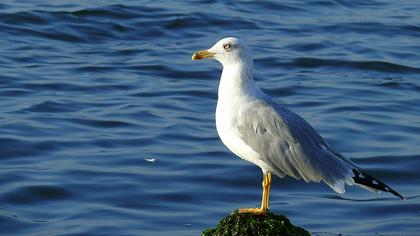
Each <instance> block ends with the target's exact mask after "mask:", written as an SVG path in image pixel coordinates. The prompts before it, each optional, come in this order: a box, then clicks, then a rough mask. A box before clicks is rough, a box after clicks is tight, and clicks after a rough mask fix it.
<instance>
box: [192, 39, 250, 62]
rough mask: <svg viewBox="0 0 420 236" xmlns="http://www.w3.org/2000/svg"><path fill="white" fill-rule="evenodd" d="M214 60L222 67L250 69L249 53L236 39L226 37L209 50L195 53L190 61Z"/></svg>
mask: <svg viewBox="0 0 420 236" xmlns="http://www.w3.org/2000/svg"><path fill="white" fill-rule="evenodd" d="M204 58H210V59H216V60H217V61H219V62H220V63H221V64H222V65H223V67H228V66H235V65H246V66H250V67H252V56H251V51H250V50H249V49H248V47H247V46H246V45H245V44H244V43H243V42H242V41H241V40H239V39H238V38H235V37H228V38H224V39H221V40H219V41H218V42H217V43H216V44H214V45H213V46H212V47H211V48H210V49H207V50H201V51H197V52H195V53H194V54H193V55H192V58H191V59H192V60H201V59H204Z"/></svg>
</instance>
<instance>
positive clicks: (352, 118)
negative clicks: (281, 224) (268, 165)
mask: <svg viewBox="0 0 420 236" xmlns="http://www.w3.org/2000/svg"><path fill="white" fill-rule="evenodd" d="M419 11H420V4H419V3H417V2H416V1H397V2H396V1H351V2H346V1H305V2H301V1H288V2H283V3H279V2H278V1H256V2H250V1H240V2H239V1H238V2H237V1H235V2H232V1H217V2H212V1H183V2H176V3H174V2H172V1H159V2H156V1H106V2H103V1H89V3H85V2H83V1H59V2H57V1H36V0H33V1H24V2H22V1H3V2H2V3H1V4H0V65H1V66H0V96H1V98H2V101H1V106H0V121H1V122H0V163H1V167H2V168H1V169H0V183H1V189H0V228H1V231H2V232H3V233H5V235H63V236H64V235H198V234H200V232H201V231H202V230H203V229H204V228H207V227H211V226H214V225H215V224H216V223H217V221H218V220H219V219H220V218H221V217H222V216H224V215H226V214H228V213H229V212H231V211H233V210H234V209H236V208H239V207H252V206H257V205H258V204H259V201H260V192H261V190H260V181H261V173H260V170H259V169H258V168H257V167H256V166H254V165H252V164H249V163H246V162H244V161H241V160H240V159H239V158H236V157H235V156H234V155H233V154H232V153H230V152H229V151H228V150H227V149H226V148H225V147H224V146H223V144H222V143H221V141H220V140H219V138H218V136H217V133H216V131H215V125H214V110H215V104H216V99H217V86H218V79H219V76H220V69H221V67H220V65H219V64H217V63H216V62H212V61H200V62H195V61H194V62H192V61H191V60H190V58H191V55H192V53H193V52H194V51H196V50H198V49H205V48H208V47H210V46H211V45H212V44H213V43H215V42H216V41H217V40H218V39H220V38H222V37H225V36H239V37H241V38H242V39H243V40H244V41H246V42H247V43H248V44H249V46H250V48H251V50H252V51H253V54H254V57H255V61H254V67H255V78H256V80H257V81H258V84H259V86H260V87H261V88H263V89H264V90H265V91H266V92H267V93H268V94H270V95H271V96H273V97H275V100H276V101H277V102H279V103H282V104H284V105H286V106H287V107H289V108H290V109H292V110H294V111H295V112H297V113H298V114H300V115H301V116H302V117H304V118H305V119H306V120H307V121H309V122H310V123H311V124H312V125H313V126H314V127H315V128H316V129H317V130H318V131H319V132H320V133H321V135H322V136H323V137H324V138H325V139H327V140H328V142H329V143H330V144H331V145H332V146H334V147H335V148H336V149H337V150H338V151H339V152H341V153H342V154H343V155H345V156H347V157H349V158H351V159H352V160H353V161H354V162H356V163H357V164H359V165H360V166H362V167H364V168H365V169H367V170H368V171H369V172H371V173H372V174H373V175H375V176H376V177H378V178H379V179H382V180H383V181H385V182H386V183H388V184H389V185H390V186H392V187H394V188H395V189H396V190H398V191H399V192H400V193H401V194H403V195H404V196H405V197H407V200H406V201H401V200H399V199H397V198H395V197H394V196H392V195H390V194H373V193H370V192H367V191H365V190H363V189H359V188H356V187H348V188H347V193H346V194H345V195H337V194H335V193H334V192H333V191H332V190H331V189H329V188H328V187H327V186H325V185H324V184H305V183H304V182H302V181H297V180H294V179H291V178H285V179H279V178H275V179H274V183H273V187H272V194H271V196H272V197H271V210H272V211H273V212H277V213H282V214H286V215H287V216H288V217H289V218H290V219H291V220H292V221H293V222H294V223H295V224H297V225H300V226H303V227H304V228H306V229H308V230H309V231H311V232H312V233H313V234H314V235H335V234H336V233H341V234H342V235H374V234H375V235H416V234H417V233H418V231H419V230H420V227H419V225H420V191H419V179H420V172H419V169H420V154H419V153H420V145H419V140H420V139H419V137H420V136H419V134H420V119H419V115H420V108H419V104H420V95H419V92H420V82H419V81H420V80H419V78H420V53H419V52H420V43H419V40H418V39H419V38H420V15H419V14H418V12H419ZM3 233H2V234H3Z"/></svg>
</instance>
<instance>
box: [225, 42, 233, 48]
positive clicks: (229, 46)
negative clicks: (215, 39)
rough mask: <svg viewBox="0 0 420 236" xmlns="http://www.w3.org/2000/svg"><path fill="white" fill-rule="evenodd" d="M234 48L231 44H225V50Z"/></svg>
mask: <svg viewBox="0 0 420 236" xmlns="http://www.w3.org/2000/svg"><path fill="white" fill-rule="evenodd" d="M231 47H232V46H231V45H230V43H225V44H223V48H224V49H230V48H231Z"/></svg>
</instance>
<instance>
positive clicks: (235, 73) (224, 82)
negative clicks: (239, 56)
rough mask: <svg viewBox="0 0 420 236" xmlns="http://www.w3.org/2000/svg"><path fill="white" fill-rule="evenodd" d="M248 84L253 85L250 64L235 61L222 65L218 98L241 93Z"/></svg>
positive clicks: (232, 96)
mask: <svg viewBox="0 0 420 236" xmlns="http://www.w3.org/2000/svg"><path fill="white" fill-rule="evenodd" d="M250 86H252V87H254V86H255V85H254V79H253V77H252V64H251V65H248V66H246V65H244V64H242V63H237V64H233V65H228V66H224V67H223V71H222V76H221V78H220V84H219V91H218V93H219V94H218V95H219V99H220V98H227V99H229V98H234V97H235V96H237V95H240V94H241V93H243V92H244V91H245V90H246V89H247V88H249V87H250Z"/></svg>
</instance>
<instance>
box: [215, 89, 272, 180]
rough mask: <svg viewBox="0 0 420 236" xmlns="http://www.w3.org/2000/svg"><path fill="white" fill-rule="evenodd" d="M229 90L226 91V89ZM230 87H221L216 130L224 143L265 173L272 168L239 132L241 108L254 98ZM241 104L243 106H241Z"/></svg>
mask: <svg viewBox="0 0 420 236" xmlns="http://www.w3.org/2000/svg"><path fill="white" fill-rule="evenodd" d="M225 88H226V89H227V90H224V89H225ZM231 88H232V87H230V85H228V84H223V83H222V81H221V84H220V85H219V99H218V101H217V107H216V129H217V133H218V134H219V136H220V139H221V140H222V142H223V143H224V144H225V145H226V147H227V148H229V150H230V151H232V152H233V153H234V154H236V155H237V156H239V157H240V158H242V159H244V160H246V161H249V162H251V163H254V164H255V165H257V166H259V167H260V168H261V169H263V171H264V172H265V171H266V170H270V168H269V167H268V166H267V165H266V164H265V163H264V162H262V161H261V157H260V156H259V154H258V153H256V152H255V151H254V150H253V149H252V148H251V147H250V146H248V145H247V144H246V143H245V142H244V141H243V140H242V139H241V138H240V134H239V132H238V131H237V128H236V127H237V124H238V122H237V120H238V116H240V106H241V105H242V106H243V105H246V104H247V103H248V102H250V100H252V96H249V94H246V93H244V91H233V90H232V89H231ZM223 90H224V91H223ZM239 104H241V105H239Z"/></svg>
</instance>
